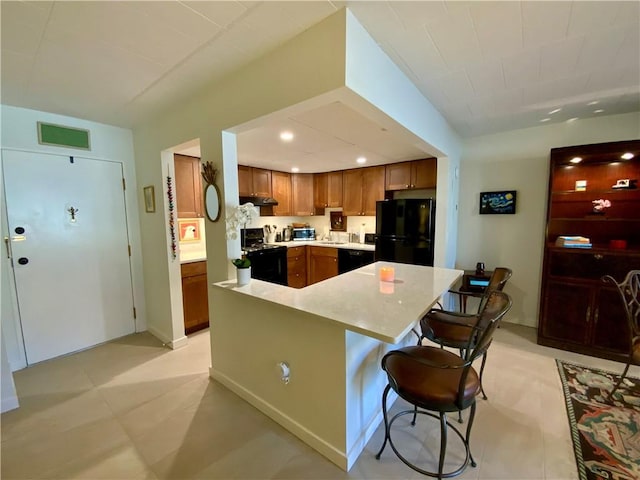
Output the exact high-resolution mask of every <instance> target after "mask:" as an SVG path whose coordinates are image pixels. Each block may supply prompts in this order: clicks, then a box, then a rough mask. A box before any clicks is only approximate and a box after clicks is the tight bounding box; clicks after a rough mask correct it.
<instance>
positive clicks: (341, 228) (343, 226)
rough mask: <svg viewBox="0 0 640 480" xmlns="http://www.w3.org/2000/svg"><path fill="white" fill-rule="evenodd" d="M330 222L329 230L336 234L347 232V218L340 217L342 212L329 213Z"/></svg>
mask: <svg viewBox="0 0 640 480" xmlns="http://www.w3.org/2000/svg"><path fill="white" fill-rule="evenodd" d="M329 217H330V220H331V230H334V231H336V232H346V231H347V217H343V216H342V212H329Z"/></svg>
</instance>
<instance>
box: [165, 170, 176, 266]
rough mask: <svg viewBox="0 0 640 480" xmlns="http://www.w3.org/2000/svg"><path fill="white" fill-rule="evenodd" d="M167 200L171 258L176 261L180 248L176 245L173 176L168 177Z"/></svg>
mask: <svg viewBox="0 0 640 480" xmlns="http://www.w3.org/2000/svg"><path fill="white" fill-rule="evenodd" d="M167 199H168V200H169V235H170V237H171V258H173V259H174V260H175V259H176V257H177V256H178V252H177V249H178V246H177V245H176V225H175V216H174V215H175V214H174V204H173V181H172V180H171V176H170V175H167Z"/></svg>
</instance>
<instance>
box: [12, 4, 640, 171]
mask: <svg viewBox="0 0 640 480" xmlns="http://www.w3.org/2000/svg"><path fill="white" fill-rule="evenodd" d="M343 6H348V7H349V8H350V9H351V10H352V11H353V13H354V14H355V16H356V17H357V18H358V19H359V21H360V22H361V23H362V24H363V25H364V27H365V28H366V29H367V30H368V31H369V33H370V34H371V35H372V36H373V37H374V39H376V41H377V42H378V43H379V45H380V47H381V48H382V49H383V50H384V51H385V52H386V53H387V54H388V55H389V56H390V58H391V59H392V60H393V61H394V62H395V63H396V64H397V65H398V67H399V68H400V69H401V70H402V71H403V72H404V73H405V74H406V75H407V77H408V78H410V79H411V80H412V81H413V82H414V83H415V84H416V86H417V87H418V88H419V89H420V90H421V91H422V92H423V94H424V95H425V97H427V98H428V99H429V100H430V101H431V103H432V104H433V105H434V106H435V107H436V108H437V109H438V110H439V111H440V112H441V114H442V115H443V116H444V117H445V118H446V119H447V121H448V122H449V123H450V125H451V126H452V127H453V128H454V130H456V131H457V132H458V133H459V134H460V135H461V136H462V137H470V136H476V135H482V134H487V133H495V132H500V131H505V130H511V129H515V128H525V127H531V126H536V125H540V124H541V122H543V121H544V119H548V120H546V121H547V122H549V123H556V122H564V121H568V120H570V119H572V118H587V117H593V116H596V115H611V114H616V113H626V112H631V111H640V2H637V1H629V2H612V1H602V2H585V1H574V2H544V1H532V2H479V1H475V2H474V1H455V2H451V1H446V2H445V1H423V2H419V1H410V2H402V1H375V2H368V1H356V2H343V1H298V2H296V1H285V2H275V1H267V2H256V1H219V2H209V1H174V2H156V1H145V2H111V1H103V2H66V1H42V2H22V1H19V2H14V1H6V0H3V1H2V2H1V3H0V8H1V21H2V24H1V27H2V37H1V41H2V44H1V45H2V70H1V81H2V90H1V93H2V103H4V104H10V105H17V106H21V107H26V108H34V109H38V110H43V111H49V112H54V113H60V114H64V115H70V116H74V117H79V118H86V119H89V120H94V121H98V122H103V123H108V124H114V125H119V126H123V127H134V126H135V125H136V124H137V123H139V122H143V121H144V120H145V118H149V117H150V116H153V115H154V114H155V113H157V112H159V111H160V110H162V109H164V108H167V107H169V106H171V105H172V104H176V103H179V102H180V101H182V100H184V99H186V98H188V97H189V96H190V95H191V94H192V92H193V91H194V90H196V89H199V88H202V87H203V86H204V85H206V84H207V83H210V82H212V81H214V80H215V79H217V78H220V77H222V76H224V75H225V74H227V73H229V72H231V71H232V70H234V69H236V68H238V67H239V66H241V65H243V64H246V63H247V62H250V61H251V60H253V59H255V58H258V57H259V56H261V55H263V54H264V53H266V52H267V51H269V50H271V49H273V48H275V47H277V46H278V45H280V44H282V43H283V42H285V41H287V40H289V39H290V38H292V37H293V36H295V35H297V34H298V33H300V32H302V31H303V30H305V29H306V28H308V27H310V26H311V25H313V24H315V23H317V22H318V21H320V20H322V19H323V18H325V17H326V16H328V15H330V14H331V13H333V12H335V11H336V10H338V9H339V8H342V7H343ZM555 109H561V110H559V111H557V112H555V113H550V112H551V111H553V110H555ZM345 119H346V120H348V121H349V122H350V123H349V128H347V129H346V130H345V129H344V128H340V125H341V124H342V122H343V121H344V120H345ZM285 126H286V127H289V128H291V129H294V128H295V129H298V131H297V132H296V135H297V137H296V138H297V143H296V146H295V147H293V148H292V145H293V142H292V143H291V144H288V145H287V146H286V147H283V146H282V145H279V143H280V142H279V140H277V138H276V139H275V140H274V134H275V133H276V132H279V131H280V129H281V128H284V127H285ZM374 131H375V132H376V135H374V136H373V137H372V136H371V135H372V133H373V132H374ZM345 132H349V134H348V136H347V134H346V133H345ZM389 137H391V136H390V135H389V134H388V132H385V131H383V130H381V129H380V128H379V127H377V126H376V125H373V124H371V123H368V121H367V120H365V119H364V117H361V116H360V115H358V114H356V113H355V112H353V111H352V110H350V109H348V108H346V107H344V106H342V105H340V104H332V105H328V106H326V107H323V108H322V109H320V110H319V111H316V112H308V113H307V114H302V115H298V116H296V117H295V118H290V119H289V120H288V121H286V122H285V124H282V125H281V124H272V125H267V126H264V127H263V128H261V129H259V130H258V131H252V132H247V133H243V134H242V135H241V136H240V140H239V150H240V151H239V155H240V161H241V162H242V163H245V164H249V165H250V164H253V163H255V162H268V163H273V162H276V161H279V162H281V163H279V164H277V165H278V169H283V170H284V169H288V168H290V166H291V165H290V163H291V162H293V161H295V160H297V161H298V162H303V164H305V165H309V164H311V163H314V164H316V165H317V166H318V169H323V170H325V169H331V168H345V166H344V165H341V166H338V167H331V168H329V165H325V164H326V163H327V162H329V163H330V164H332V165H333V164H334V163H336V162H337V163H341V160H336V162H331V160H330V159H336V158H337V157H339V158H343V157H342V154H344V158H347V157H348V158H349V159H350V162H351V163H353V155H361V154H364V155H365V156H367V157H368V158H369V159H370V162H368V164H375V163H387V161H386V160H390V161H397V160H402V159H407V157H408V158H417V157H419V156H420V153H421V152H419V151H418V152H416V151H415V150H416V147H414V146H410V145H409V144H407V143H406V142H405V141H404V140H399V139H395V140H394V139H393V138H389ZM364 139H370V141H368V142H367V143H363V142H364ZM245 144H246V145H245ZM282 148H287V150H284V151H282V150H279V149H282ZM292 150H295V152H294V153H292ZM267 152H272V153H273V156H274V159H269V158H266V157H265V154H266V153H267ZM323 152H325V153H327V152H328V153H330V155H324V153H323ZM287 155H288V156H287ZM292 156H293V158H291V157H292ZM243 157H244V158H245V159H246V161H243ZM275 159H278V160H275ZM383 160H384V161H383ZM320 165H321V167H320ZM256 166H260V165H258V163H256ZM350 166H354V165H352V164H351V165H350ZM274 168H275V167H274ZM301 168H302V167H301Z"/></svg>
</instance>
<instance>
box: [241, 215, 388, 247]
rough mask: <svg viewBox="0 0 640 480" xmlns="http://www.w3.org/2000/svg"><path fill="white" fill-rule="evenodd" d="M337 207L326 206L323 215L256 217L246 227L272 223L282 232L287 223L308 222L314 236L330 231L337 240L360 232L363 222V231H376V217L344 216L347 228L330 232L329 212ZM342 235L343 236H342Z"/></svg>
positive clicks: (320, 235)
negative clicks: (343, 230) (314, 233)
mask: <svg viewBox="0 0 640 480" xmlns="http://www.w3.org/2000/svg"><path fill="white" fill-rule="evenodd" d="M256 208H258V207H256ZM340 210H341V209H339V208H333V209H331V208H327V209H326V211H325V214H324V215H312V216H308V217H274V216H265V217H257V218H256V219H255V220H254V221H253V222H251V224H250V225H247V227H251V228H259V227H264V226H265V225H271V226H272V227H273V225H275V226H276V232H282V229H283V228H285V227H286V226H287V225H291V224H292V223H294V222H295V223H308V224H309V226H310V227H313V228H315V229H316V237H317V238H318V239H320V238H327V237H328V236H329V234H330V233H331V238H332V239H336V240H339V241H346V240H345V238H346V239H348V234H349V233H355V234H358V233H359V232H360V227H361V226H362V225H363V224H364V231H365V232H366V233H375V231H376V217H374V216H371V217H359V216H358V217H346V218H347V230H346V232H336V231H334V232H330V228H329V225H330V217H329V213H330V212H331V211H340ZM343 237H344V238H343Z"/></svg>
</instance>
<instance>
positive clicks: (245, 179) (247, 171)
mask: <svg viewBox="0 0 640 480" xmlns="http://www.w3.org/2000/svg"><path fill="white" fill-rule="evenodd" d="M238 193H239V194H240V196H241V197H251V196H253V176H252V174H251V167H245V166H244V165H238Z"/></svg>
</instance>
